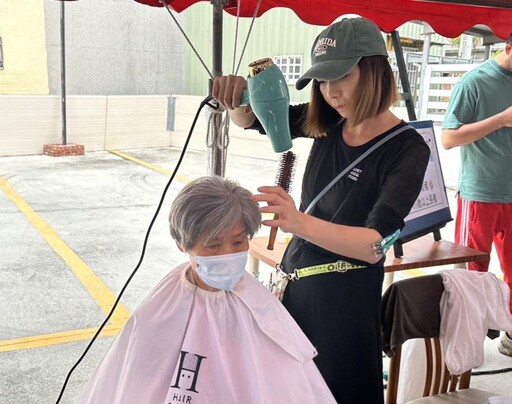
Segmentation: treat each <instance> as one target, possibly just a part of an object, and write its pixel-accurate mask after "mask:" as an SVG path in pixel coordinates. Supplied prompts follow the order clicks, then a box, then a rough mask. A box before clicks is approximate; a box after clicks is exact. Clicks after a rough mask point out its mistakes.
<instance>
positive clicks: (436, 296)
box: [382, 274, 471, 404]
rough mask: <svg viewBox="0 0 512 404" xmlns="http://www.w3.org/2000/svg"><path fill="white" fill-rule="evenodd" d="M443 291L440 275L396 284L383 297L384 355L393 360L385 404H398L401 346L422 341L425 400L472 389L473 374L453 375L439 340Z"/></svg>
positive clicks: (415, 278)
mask: <svg viewBox="0 0 512 404" xmlns="http://www.w3.org/2000/svg"><path fill="white" fill-rule="evenodd" d="M443 291H444V287H443V280H442V277H441V275H439V274H436V275H426V276H421V277H414V278H410V279H404V280H400V281H397V282H395V283H393V284H392V285H391V286H390V287H389V288H388V289H387V290H386V292H385V293H384V295H383V310H382V313H383V314H382V330H383V346H384V352H386V354H387V355H388V356H389V357H391V359H390V362H389V369H388V384H387V391H386V404H396V402H397V395H398V383H399V377H400V361H401V356H402V344H403V343H404V342H405V341H407V340H409V339H413V338H422V339H423V341H424V347H425V356H426V361H425V363H424V366H425V371H424V374H425V380H424V384H423V397H427V396H430V395H435V394H440V393H446V392H448V391H455V390H458V389H466V388H468V387H469V383H470V379H471V371H467V372H465V373H463V374H462V375H460V376H457V375H452V374H450V372H449V371H448V369H447V368H446V365H445V364H444V357H443V353H442V349H441V343H440V341H439V329H440V318H441V316H440V308H439V302H440V299H441V295H442V293H443Z"/></svg>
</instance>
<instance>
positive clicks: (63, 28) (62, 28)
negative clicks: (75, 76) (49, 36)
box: [60, 1, 67, 145]
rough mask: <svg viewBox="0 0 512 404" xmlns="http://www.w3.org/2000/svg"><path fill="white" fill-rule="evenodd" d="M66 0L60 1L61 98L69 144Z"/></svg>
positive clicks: (64, 132) (63, 141)
mask: <svg viewBox="0 0 512 404" xmlns="http://www.w3.org/2000/svg"><path fill="white" fill-rule="evenodd" d="M64 4H65V2H64V1H61V3H60V88H61V91H60V98H61V114H62V144H63V145H66V144H67V139H66V21H65V8H64Z"/></svg>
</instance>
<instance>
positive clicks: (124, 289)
mask: <svg viewBox="0 0 512 404" xmlns="http://www.w3.org/2000/svg"><path fill="white" fill-rule="evenodd" d="M212 99H213V97H212V96H211V95H209V96H207V97H206V98H205V99H204V100H203V101H201V104H199V108H198V109H197V112H196V115H195V117H194V120H193V121H192V126H191V127H190V131H189V133H188V135H187V139H186V140H185V144H184V145H183V150H182V151H181V154H180V157H179V159H178V162H177V163H176V167H175V168H174V171H173V172H172V174H171V178H170V179H169V181H168V182H167V184H166V186H165V187H164V191H163V193H162V196H161V197H160V201H159V202H158V206H157V208H156V211H155V214H154V215H153V218H152V219H151V222H150V224H149V227H148V230H147V231H146V236H145V237H144V243H143V244H142V252H141V255H140V259H139V262H138V263H137V265H136V266H135V268H134V270H133V271H132V273H131V274H130V276H129V277H128V280H127V281H126V282H125V284H124V286H123V287H122V289H121V292H119V295H118V296H117V298H116V301H115V302H114V305H113V306H112V309H110V312H109V313H108V315H107V317H105V320H103V323H102V324H101V325H100V327H99V328H98V330H97V331H96V333H95V334H94V336H93V337H92V339H91V340H90V341H89V344H88V345H87V347H86V348H85V350H84V352H83V353H82V355H81V356H80V358H78V360H77V361H76V363H75V364H74V365H73V367H72V368H71V369H70V371H69V372H68V374H67V376H66V380H64V384H63V385H62V389H61V391H60V394H59V397H58V398H57V401H56V402H55V404H59V403H60V400H61V399H62V396H63V395H64V391H65V390H66V386H67V384H68V382H69V379H70V378H71V374H72V373H73V372H74V370H75V369H76V368H77V367H78V365H79V364H80V362H82V360H83V359H84V358H85V355H87V352H89V349H90V348H91V346H92V344H93V343H94V341H96V338H97V337H98V335H99V334H100V333H101V331H102V330H103V328H104V327H105V325H107V323H108V321H109V320H110V317H112V314H113V313H114V310H115V309H116V307H117V305H118V304H119V301H120V300H121V297H122V296H123V294H124V292H125V291H126V288H127V287H128V284H129V283H130V282H131V280H132V278H133V277H134V276H135V273H136V272H137V271H138V269H139V267H140V265H141V264H142V259H143V258H144V254H145V252H146V247H147V243H148V239H149V234H150V233H151V229H152V228H153V225H154V224H155V222H156V218H157V217H158V214H159V213H160V209H161V208H162V205H163V202H164V199H165V195H166V194H167V191H168V190H169V187H170V186H171V184H172V181H173V180H174V177H175V176H176V173H177V172H178V169H179V168H180V165H181V162H182V161H183V157H184V156H185V152H186V150H187V147H188V143H189V141H190V139H191V137H192V132H193V131H194V127H195V126H196V122H197V119H198V118H199V114H200V112H201V110H202V109H203V108H204V106H205V105H208V106H210V107H211V108H214V109H217V108H218V107H217V106H215V105H212V104H210V103H209V102H210V101H211V100H212Z"/></svg>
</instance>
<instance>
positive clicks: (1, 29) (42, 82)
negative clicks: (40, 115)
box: [0, 0, 57, 94]
mask: <svg viewBox="0 0 512 404" xmlns="http://www.w3.org/2000/svg"><path fill="white" fill-rule="evenodd" d="M55 3H57V2H55ZM0 37H1V38H2V47H3V59H4V68H3V69H0V94H48V71H47V65H46V34H45V27H44V7H43V3H42V2H41V0H23V1H20V0H1V1H0Z"/></svg>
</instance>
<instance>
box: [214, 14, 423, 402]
mask: <svg viewBox="0 0 512 404" xmlns="http://www.w3.org/2000/svg"><path fill="white" fill-rule="evenodd" d="M311 59H312V66H311V68H310V69H309V70H308V71H307V72H306V73H305V74H304V75H303V76H302V77H301V78H300V79H299V80H298V81H297V83H296V87H297V88H298V89H299V90H300V89H302V88H304V87H305V86H306V85H307V84H308V83H309V82H310V81H312V83H311V86H312V89H311V100H310V102H309V103H308V104H302V105H298V106H291V107H290V129H291V133H292V137H294V138H296V137H312V138H314V139H315V140H314V143H313V145H312V148H311V151H310V155H309V159H308V163H307V166H306V169H305V173H304V177H303V184H302V196H301V202H300V207H299V209H298V210H297V209H296V207H295V204H294V201H293V200H292V198H291V197H290V196H289V195H288V194H286V193H285V192H284V191H283V190H282V189H281V188H279V187H275V186H262V187H260V188H259V189H258V191H259V192H260V194H258V195H256V196H255V197H254V199H255V200H257V201H259V202H264V204H263V206H262V207H261V209H260V210H261V212H264V213H277V214H278V215H279V219H277V220H264V221H263V222H262V223H263V224H264V225H267V226H279V227H280V228H281V229H282V230H283V231H285V232H290V233H293V238H292V240H291V242H290V244H289V246H288V248H287V250H286V252H285V255H284V257H283V259H282V266H283V268H284V270H285V271H286V272H288V273H292V272H294V270H296V269H297V270H300V269H303V268H309V267H313V266H318V267H317V268H315V269H316V271H315V275H311V276H307V277H303V278H300V279H298V280H295V281H292V282H290V283H289V284H288V287H287V289H286V291H285V294H284V298H283V304H284V305H285V306H286V308H287V309H288V311H289V312H290V313H291V314H292V316H293V317H294V318H295V320H296V321H297V323H298V324H299V326H300V327H301V328H302V329H303V331H304V332H305V334H306V335H307V336H308V337H309V339H310V340H311V342H312V343H313V345H314V346H315V347H316V348H317V349H318V356H317V357H316V358H315V362H316V363H317V365H318V367H319V369H320V372H321V373H322V375H323V377H324V379H325V380H326V382H327V384H328V386H329V387H330V389H331V391H332V393H333V394H334V396H335V398H336V400H337V402H338V403H340V404H378V403H381V402H383V386H382V349H381V338H380V304H381V288H382V280H383V263H384V259H385V254H384V251H383V250H382V249H381V248H380V247H378V246H377V247H376V246H375V244H376V243H377V245H378V244H379V242H380V241H381V240H382V239H383V238H384V237H387V236H391V235H393V234H396V232H397V230H400V229H402V227H403V226H404V218H405V217H406V216H407V214H408V213H409V211H410V209H411V207H412V206H413V204H414V202H415V200H416V198H417V196H418V193H419V191H420V188H421V185H422V181H423V176H424V173H425V169H426V167H427V163H428V158H429V153H430V151H429V148H428V146H427V145H426V143H425V142H424V140H423V138H422V137H421V136H420V135H419V134H418V133H417V132H416V131H415V130H414V129H413V128H411V127H409V126H408V125H407V124H406V123H405V122H403V121H402V120H400V119H399V118H397V117H396V116H395V115H394V114H393V113H392V112H391V111H390V110H389V108H390V106H391V105H392V104H393V103H394V102H395V101H396V97H397V90H396V84H395V80H394V77H393V74H392V71H391V67H390V65H389V62H388V60H387V51H386V46H385V43H384V40H383V37H382V35H381V32H380V31H379V29H378V28H377V26H376V25H375V24H374V23H373V22H372V21H370V20H367V19H363V18H353V19H344V20H342V21H340V22H336V23H334V24H332V25H331V26H329V27H327V28H326V29H325V30H324V31H322V32H321V33H320V34H319V35H318V37H317V38H316V39H315V41H314V43H313V46H312V49H311ZM245 84H246V82H245V79H244V78H242V77H234V76H224V77H219V78H217V79H216V80H215V82H214V87H213V96H214V97H215V98H216V99H217V100H218V101H219V102H220V103H221V104H222V105H223V106H224V107H226V108H227V109H229V112H230V116H231V118H232V120H233V121H234V122H235V123H236V124H237V125H239V126H241V127H244V128H252V129H257V130H259V131H260V132H261V131H262V130H263V129H262V127H261V125H260V123H259V122H258V121H257V119H256V117H255V116H254V114H253V113H252V112H251V111H250V109H249V108H243V107H241V108H240V107H239V103H240V101H239V100H240V94H241V92H242V89H243V88H244V87H245ZM393 135H395V136H394V137H392V138H391V136H393ZM386 137H390V139H389V140H388V141H387V142H386V143H384V144H383V145H382V146H380V147H378V148H377V149H376V150H375V151H373V152H372V154H371V155H369V157H367V158H364V159H363V160H362V161H361V162H359V163H358V164H356V165H355V166H354V167H353V168H352V169H351V170H350V172H349V173H348V174H347V175H345V176H343V177H342V178H341V179H340V180H338V181H337V182H336V183H335V184H334V185H333V186H332V188H330V189H328V190H327V192H326V193H325V194H324V195H323V196H321V197H320V198H319V199H318V200H317V201H315V198H317V197H318V196H319V195H320V194H321V193H322V191H323V190H324V189H325V187H326V186H327V185H328V184H329V183H330V182H331V181H332V180H333V179H334V178H335V177H336V176H337V175H338V174H339V173H340V172H341V171H342V170H343V169H344V168H345V167H347V166H348V165H349V164H350V163H351V162H352V161H354V160H355V159H357V158H358V157H360V156H362V155H363V153H364V152H365V151H367V150H368V149H369V148H371V147H372V146H374V145H375V144H377V143H378V142H379V141H380V140H382V139H384V138H386ZM306 211H307V213H306ZM336 262H339V264H338V267H339V268H340V272H332V271H327V270H326V268H327V265H326V264H331V263H336Z"/></svg>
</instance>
